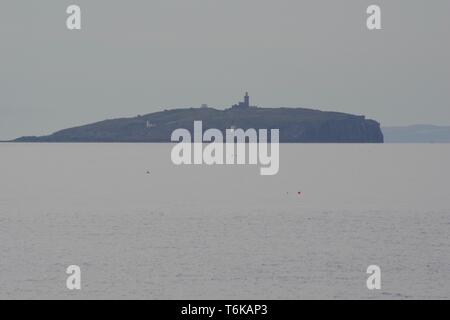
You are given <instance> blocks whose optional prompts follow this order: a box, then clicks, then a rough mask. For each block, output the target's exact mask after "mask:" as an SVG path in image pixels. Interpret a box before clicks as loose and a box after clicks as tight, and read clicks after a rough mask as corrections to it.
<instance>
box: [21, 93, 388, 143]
mask: <svg viewBox="0 0 450 320" xmlns="http://www.w3.org/2000/svg"><path fill="white" fill-rule="evenodd" d="M194 121H202V122H203V130H207V129H209V128H216V129H219V130H221V131H223V132H225V130H226V129H230V128H241V129H244V130H246V129H250V128H254V129H279V130H280V142H281V143H383V140H384V138H383V133H382V132H381V129H380V124H379V123H378V122H376V121H374V120H369V119H366V118H365V117H364V116H358V115H351V114H346V113H340V112H324V111H319V110H313V109H305V108H283V107H280V108H260V107H257V106H251V104H250V96H249V94H248V93H246V94H245V97H244V101H242V102H239V103H238V104H235V105H232V106H231V108H229V109H225V110H219V109H215V108H211V107H208V106H207V105H202V106H201V107H200V108H184V109H173V110H165V111H161V112H155V113H150V114H147V115H142V116H141V115H139V116H137V117H133V118H120V119H112V120H104V121H100V122H96V123H92V124H88V125H83V126H79V127H74V128H69V129H64V130H61V131H58V132H55V133H53V134H50V135H47V136H39V137H37V136H27V137H21V138H18V139H15V140H14V142H170V140H171V139H170V138H171V134H172V132H173V131H174V130H176V129H179V128H185V129H188V130H190V131H191V132H193V124H194Z"/></svg>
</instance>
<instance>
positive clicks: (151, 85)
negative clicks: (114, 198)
mask: <svg viewBox="0 0 450 320" xmlns="http://www.w3.org/2000/svg"><path fill="white" fill-rule="evenodd" d="M71 4H77V5H79V6H80V7H81V9H82V30H81V31H69V30H67V29H66V24H65V22H66V18H67V14H66V8H67V7H68V6H69V5H71ZM370 4H378V5H380V6H381V8H382V24H383V30H381V31H368V30H367V28H366V17H367V14H366V9H367V7H368V6H369V5H370ZM449 33H450V1H448V0H432V1H425V0H395V1H392V0H376V1H373V0H371V1H367V0H327V1H325V0H308V1H306V0H305V1H303V0H141V1H138V0H122V1H117V0H95V1H92V0H71V1H66V0H40V1H30V0H2V1H1V3H0V40H1V41H0V140H1V139H10V138H15V137H17V136H22V135H41V134H48V133H51V132H54V131H56V130H58V129H62V128H66V127H70V126H75V125H80V124H85V123H89V122H94V121H98V120H103V119H107V118H115V117H122V116H135V115H137V114H145V113H150V112H153V111H157V110H162V109H165V108H168V109H169V108H175V107H184V106H194V107H196V106H200V105H201V104H202V103H207V104H209V105H210V106H216V107H220V108H224V107H226V106H229V105H231V104H232V103H234V102H236V101H237V100H239V99H241V97H242V95H243V93H244V91H249V92H250V94H251V96H252V99H253V101H252V102H253V103H254V104H257V105H259V106H264V107H275V106H289V107H295V106H303V107H311V108H318V109H321V110H336V111H342V112H348V113H354V114H363V115H366V116H367V117H369V118H372V119H376V120H378V121H379V122H381V124H382V125H405V124H414V123H428V124H429V123H431V124H447V125H448V124H450V62H449V57H450V41H449V39H450V34H449Z"/></svg>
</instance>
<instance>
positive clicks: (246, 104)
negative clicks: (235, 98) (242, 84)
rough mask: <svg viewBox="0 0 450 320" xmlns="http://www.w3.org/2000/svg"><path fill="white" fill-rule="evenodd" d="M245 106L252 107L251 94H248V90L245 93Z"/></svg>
mask: <svg viewBox="0 0 450 320" xmlns="http://www.w3.org/2000/svg"><path fill="white" fill-rule="evenodd" d="M244 108H250V96H249V95H248V92H246V93H245V97H244Z"/></svg>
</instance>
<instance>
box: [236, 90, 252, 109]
mask: <svg viewBox="0 0 450 320" xmlns="http://www.w3.org/2000/svg"><path fill="white" fill-rule="evenodd" d="M231 108H232V109H239V110H245V109H250V108H257V107H256V106H251V105H250V96H249V95H248V92H246V93H245V96H244V101H243V102H239V103H238V104H234V105H233V106H232V107H231Z"/></svg>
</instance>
